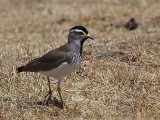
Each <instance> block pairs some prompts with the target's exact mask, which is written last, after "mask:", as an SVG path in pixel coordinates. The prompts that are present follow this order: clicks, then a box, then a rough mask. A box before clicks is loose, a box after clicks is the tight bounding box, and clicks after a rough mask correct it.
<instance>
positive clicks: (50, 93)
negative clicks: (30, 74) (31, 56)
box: [45, 77, 52, 105]
mask: <svg viewBox="0 0 160 120" xmlns="http://www.w3.org/2000/svg"><path fill="white" fill-rule="evenodd" d="M47 80H48V88H49V91H48V94H47V95H46V96H45V98H47V97H48V96H49V97H48V99H47V101H46V104H47V105H49V101H51V97H52V90H51V82H50V80H49V77H47Z"/></svg>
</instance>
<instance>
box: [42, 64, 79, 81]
mask: <svg viewBox="0 0 160 120" xmlns="http://www.w3.org/2000/svg"><path fill="white" fill-rule="evenodd" d="M78 67H79V64H68V63H67V62H65V63H63V64H61V65H60V66H59V67H57V68H54V69H52V70H48V71H40V74H43V75H45V76H47V77H54V78H56V79H58V78H64V77H66V76H68V75H69V74H70V73H71V72H73V71H75V70H76V69H77V68H78Z"/></svg>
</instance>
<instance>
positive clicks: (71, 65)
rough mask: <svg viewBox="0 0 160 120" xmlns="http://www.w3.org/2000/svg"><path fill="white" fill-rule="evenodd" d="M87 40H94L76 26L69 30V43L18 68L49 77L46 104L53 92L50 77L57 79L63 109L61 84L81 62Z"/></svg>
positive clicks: (86, 31) (19, 70) (85, 31)
mask: <svg viewBox="0 0 160 120" xmlns="http://www.w3.org/2000/svg"><path fill="white" fill-rule="evenodd" d="M87 39H93V37H91V36H89V34H88V30H87V29H86V28H85V27H83V26H75V27H73V28H71V29H70V30H69V35H68V42H67V43H66V44H65V45H63V46H61V47H59V48H56V49H53V50H51V51H50V52H48V53H47V54H45V55H43V56H42V57H39V58H35V59H33V60H31V61H30V62H29V63H28V64H26V65H25V66H21V67H18V68H17V71H18V73H20V72H39V73H40V74H42V75H45V76H47V80H48V87H49V92H48V94H47V95H46V97H48V99H47V101H46V104H47V105H48V104H49V101H51V96H52V90H51V86H50V79H49V77H53V78H55V79H57V84H58V87H57V91H58V94H59V97H60V100H61V105H62V109H63V105H64V102H63V99H62V95H61V88H60V84H61V83H62V81H63V80H64V79H65V77H66V76H68V75H69V74H70V73H71V72H73V71H75V70H76V69H77V68H78V67H79V65H80V63H81V61H82V52H83V43H84V42H85V41H86V40H87Z"/></svg>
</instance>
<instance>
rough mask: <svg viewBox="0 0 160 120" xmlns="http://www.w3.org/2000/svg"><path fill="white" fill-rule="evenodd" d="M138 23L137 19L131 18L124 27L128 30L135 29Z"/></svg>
mask: <svg viewBox="0 0 160 120" xmlns="http://www.w3.org/2000/svg"><path fill="white" fill-rule="evenodd" d="M138 25H139V24H138V23H137V22H136V20H135V19H134V18H131V19H130V20H129V21H128V22H127V23H126V24H125V25H124V27H125V28H126V29H128V30H134V29H136V28H137V27H138Z"/></svg>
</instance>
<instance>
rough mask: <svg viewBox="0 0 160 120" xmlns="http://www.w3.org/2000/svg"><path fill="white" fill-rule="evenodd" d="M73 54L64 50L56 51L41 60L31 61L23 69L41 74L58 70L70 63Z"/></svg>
mask: <svg viewBox="0 0 160 120" xmlns="http://www.w3.org/2000/svg"><path fill="white" fill-rule="evenodd" d="M70 54H71V52H66V51H64V50H63V49H62V50H61V49H55V50H52V51H50V52H48V53H47V54H45V55H44V56H42V57H40V58H36V59H34V60H32V61H30V62H29V63H28V64H27V65H26V66H24V67H23V71H30V72H39V71H47V70H51V69H54V68H57V67H58V66H60V65H61V64H62V63H64V62H69V60H70V59H71V57H70Z"/></svg>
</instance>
